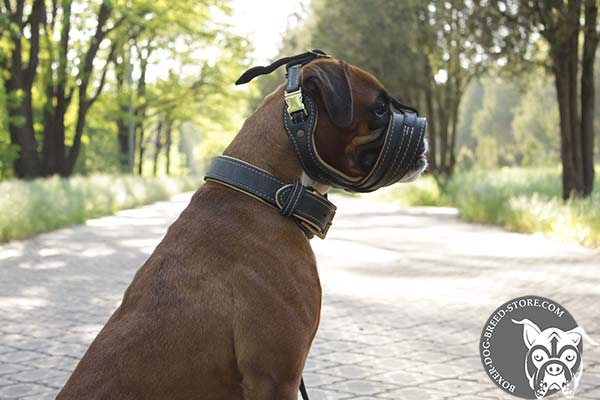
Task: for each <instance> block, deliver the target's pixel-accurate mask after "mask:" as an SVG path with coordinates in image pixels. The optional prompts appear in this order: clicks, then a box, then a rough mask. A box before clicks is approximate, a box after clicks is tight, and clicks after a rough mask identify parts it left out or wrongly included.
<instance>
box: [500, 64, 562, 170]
mask: <svg viewBox="0 0 600 400" xmlns="http://www.w3.org/2000/svg"><path fill="white" fill-rule="evenodd" d="M559 126H560V122H559V117H558V104H557V102H556V93H555V89H554V85H553V84H552V82H550V81H549V80H548V79H543V76H540V74H532V75H531V76H530V79H528V80H527V85H526V92H525V93H524V95H523V96H522V97H521V101H520V104H519V105H518V106H517V108H516V109H515V110H514V119H513V121H512V131H513V134H514V138H515V142H516V143H517V146H518V151H519V153H520V154H521V155H522V161H521V163H522V165H524V166H534V165H538V166H539V165H550V164H553V163H556V160H559V159H560V154H559V141H560V140H559V139H560V132H559Z"/></svg>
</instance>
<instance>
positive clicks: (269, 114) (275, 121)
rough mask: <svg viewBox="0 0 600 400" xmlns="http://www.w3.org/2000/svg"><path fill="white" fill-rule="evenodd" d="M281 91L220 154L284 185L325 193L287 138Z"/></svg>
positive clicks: (269, 97) (254, 114)
mask: <svg viewBox="0 0 600 400" xmlns="http://www.w3.org/2000/svg"><path fill="white" fill-rule="evenodd" d="M283 92H284V86H283V85H282V86H280V87H279V88H277V89H276V90H275V91H274V92H273V93H271V94H270V95H269V96H267V97H266V98H265V100H264V101H263V103H262V104H261V105H260V107H259V108H258V110H256V111H255V112H254V113H253V114H252V115H251V116H250V117H249V118H248V119H247V120H246V121H245V122H244V125H243V126H242V129H241V130H240V131H239V133H238V134H237V135H236V137H235V138H234V139H233V141H232V142H231V144H230V145H229V146H228V147H227V148H226V149H225V151H224V153H223V154H225V155H226V156H230V157H235V158H237V159H240V160H243V161H246V162H248V163H250V164H252V165H254V166H256V167H258V168H262V169H264V170H265V171H267V172H269V173H271V174H273V175H275V176H276V177H278V178H280V179H282V180H284V181H286V182H294V181H300V182H301V183H302V184H303V185H305V186H312V187H313V188H315V189H316V190H318V191H319V192H321V193H326V192H327V191H328V190H329V186H327V185H324V184H321V183H318V182H316V181H314V180H312V179H311V178H310V177H309V176H308V175H306V173H305V172H304V170H303V169H302V165H300V160H299V159H298V156H297V155H296V153H295V152H294V149H293V148H292V144H291V143H290V141H289V139H288V136H287V133H286V131H285V128H284V126H283V115H282V114H283V107H284V100H283Z"/></svg>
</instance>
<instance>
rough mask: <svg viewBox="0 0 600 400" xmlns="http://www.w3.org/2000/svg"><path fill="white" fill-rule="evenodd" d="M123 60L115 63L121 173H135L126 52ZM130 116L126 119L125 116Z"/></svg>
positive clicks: (123, 54) (123, 53)
mask: <svg viewBox="0 0 600 400" xmlns="http://www.w3.org/2000/svg"><path fill="white" fill-rule="evenodd" d="M121 55H122V59H121V61H119V62H115V78H116V81H117V82H116V83H117V86H116V89H117V93H116V94H117V104H118V107H119V114H118V115H117V117H116V118H115V119H116V125H117V139H118V142H119V170H120V171H121V172H130V173H131V172H133V171H131V170H130V165H129V121H128V119H129V118H131V116H129V103H130V93H131V87H129V85H128V81H129V80H128V77H127V75H128V69H129V68H128V64H129V61H128V59H127V57H126V56H125V50H124V51H123V52H122V54H121ZM126 115H127V116H128V118H126V117H125V116H126Z"/></svg>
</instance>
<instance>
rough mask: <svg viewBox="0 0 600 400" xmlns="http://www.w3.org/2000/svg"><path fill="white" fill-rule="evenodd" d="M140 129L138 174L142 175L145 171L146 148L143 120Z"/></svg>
mask: <svg viewBox="0 0 600 400" xmlns="http://www.w3.org/2000/svg"><path fill="white" fill-rule="evenodd" d="M138 130H139V132H140V138H139V140H138V143H139V147H138V175H139V176H142V174H143V172H144V150H145V145H144V123H143V122H142V123H141V124H139V128H138Z"/></svg>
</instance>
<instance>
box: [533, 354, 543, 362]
mask: <svg viewBox="0 0 600 400" xmlns="http://www.w3.org/2000/svg"><path fill="white" fill-rule="evenodd" d="M542 358H544V357H542V355H541V354H536V355H534V356H533V359H534V360H535V361H542Z"/></svg>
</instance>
